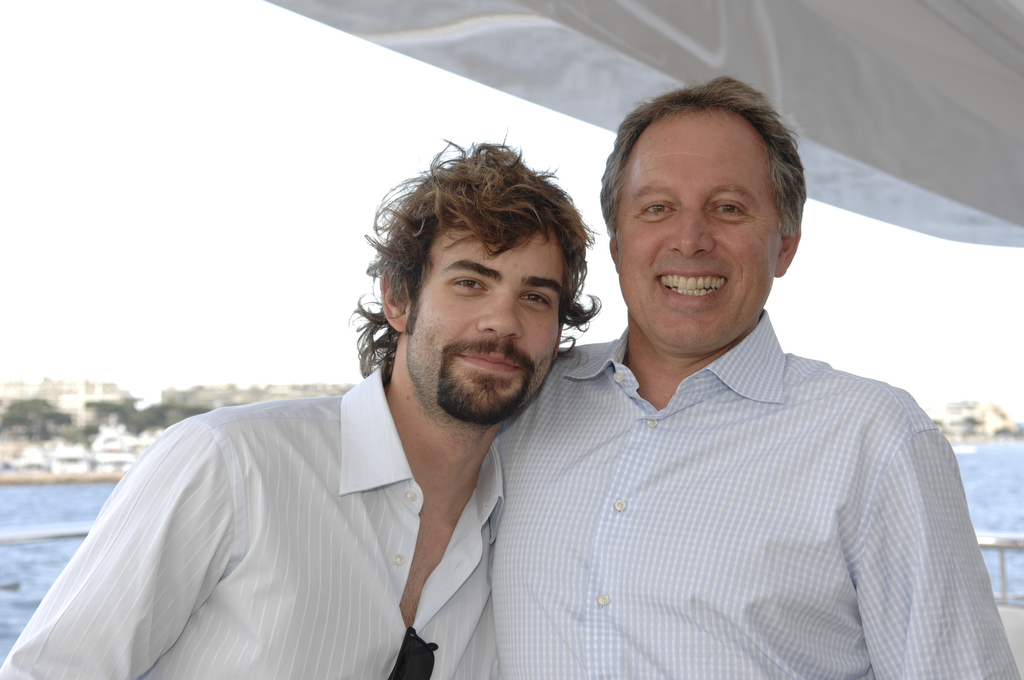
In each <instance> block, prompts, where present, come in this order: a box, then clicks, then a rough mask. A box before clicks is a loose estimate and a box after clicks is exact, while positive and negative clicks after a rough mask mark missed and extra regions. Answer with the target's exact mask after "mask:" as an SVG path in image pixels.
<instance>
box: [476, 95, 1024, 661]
mask: <svg viewBox="0 0 1024 680" xmlns="http://www.w3.org/2000/svg"><path fill="white" fill-rule="evenodd" d="M601 199H602V207H603V209H604V217H605V221H606V222H607V226H608V230H609V233H610V234H611V236H612V240H611V255H612V259H613V260H614V261H615V266H616V269H617V271H618V275H619V282H620V286H621V288H622V294H623V297H624V298H625V301H626V305H627V307H628V309H629V320H628V321H629V322H628V328H627V329H626V331H625V333H624V334H623V335H622V337H621V338H620V339H619V340H617V341H615V342H611V343H608V344H604V345H591V346H585V347H581V348H579V349H578V350H577V351H576V353H575V355H574V356H571V357H568V358H565V359H562V360H560V361H557V362H556V364H555V366H554V368H553V369H552V371H551V373H550V375H549V376H548V378H547V382H546V383H545V386H544V388H543V389H542V390H541V393H540V395H539V396H538V398H537V400H536V401H535V402H534V404H533V405H532V406H531V407H530V408H529V409H528V410H527V411H525V412H524V413H523V414H521V415H520V416H519V417H518V418H517V419H515V420H514V421H511V422H510V423H507V424H506V426H505V427H504V429H503V431H502V433H501V434H499V438H498V440H497V442H498V446H499V450H500V452H501V455H502V463H503V466H504V472H505V480H506V485H507V486H506V489H507V496H506V499H507V501H506V505H505V507H504V509H503V514H502V538H501V540H500V541H499V545H498V546H497V548H496V552H495V562H494V611H495V617H496V619H495V620H496V631H497V639H498V653H499V660H500V668H501V672H502V675H503V677H505V678H541V677H544V678H560V679H563V680H564V679H567V678H663V677H671V678H967V677H970V678H983V677H984V678H1016V677H1018V676H1017V671H1016V668H1015V666H1014V662H1013V658H1012V656H1011V654H1010V650H1009V648H1008V645H1007V643H1006V638H1005V635H1004V633H1003V630H1002V626H1001V624H1000V620H999V616H998V614H997V612H996V608H995V604H994V602H993V598H992V590H991V584H990V582H989V578H988V575H987V573H986V570H985V566H984V564H983V562H982V559H981V555H980V552H979V550H978V546H977V542H976V538H975V534H974V530H973V528H972V526H971V520H970V516H969V515H968V512H967V504H966V500H965V498H964V492H963V487H962V484H961V482H960V477H959V472H958V469H957V463H956V459H955V457H954V455H953V452H952V450H951V448H950V446H949V443H948V442H947V441H946V440H945V438H944V437H943V436H942V435H941V434H940V433H939V431H938V430H937V429H936V427H935V425H934V424H933V423H932V421H931V420H930V419H929V418H928V416H926V415H925V413H924V412H923V411H922V410H921V409H920V408H919V407H918V405H917V404H916V403H915V402H914V400H913V399H912V398H911V397H910V395H909V394H907V393H906V392H904V391H902V390H899V389H896V388H893V387H890V386H889V385H886V384H884V383H880V382H876V381H873V380H867V379H865V378H860V377H857V376H853V375H849V374H846V373H841V372H839V371H836V370H834V369H832V368H831V367H830V366H829V365H828V364H825V363H822V362H819V361H811V360H808V359H803V358H801V357H796V356H793V355H789V354H784V353H783V351H782V349H781V348H780V346H779V343H778V341H777V339H776V336H775V332H774V331H773V329H772V325H771V322H770V320H769V318H768V314H767V313H766V312H765V311H764V305H765V302H766V300H767V299H768V294H769V292H770V291H771V286H772V282H773V279H774V278H776V277H780V276H783V275H784V274H785V273H786V271H787V269H788V268H789V266H790V264H791V263H792V262H793V258H794V256H795V254H796V251H797V246H798V245H799V243H800V219H801V214H802V210H803V204H804V201H805V199H806V190H805V186H804V177H803V167H802V164H801V162H800V157H799V155H798V153H797V149H796V140H795V136H794V135H793V133H792V132H791V131H790V130H789V129H788V128H787V126H786V125H785V124H784V123H783V122H782V120H781V118H780V116H779V115H778V113H777V112H776V111H775V110H774V109H773V108H772V106H771V104H770V103H769V102H768V100H767V99H766V98H765V97H764V96H763V95H762V94H761V93H759V92H757V91H756V90H754V89H752V88H750V87H749V86H747V85H745V84H743V83H740V82H738V81H736V80H733V79H731V78H718V79H716V80H713V81H711V82H708V83H706V84H702V85H697V86H694V87H689V88H685V89H681V90H678V91H675V92H670V93H668V94H666V95H664V96H661V97H658V98H657V99H654V100H652V101H649V102H646V103H644V104H643V105H641V106H640V107H638V108H637V109H636V110H634V111H633V112H632V113H630V114H629V115H628V116H627V117H626V119H625V120H624V122H623V123H622V125H621V126H620V128H619V132H618V137H617V139H616V142H615V147H614V150H613V151H612V154H611V156H610V157H609V159H608V166H607V170H606V172H605V176H604V182H603V186H602V192H601Z"/></svg>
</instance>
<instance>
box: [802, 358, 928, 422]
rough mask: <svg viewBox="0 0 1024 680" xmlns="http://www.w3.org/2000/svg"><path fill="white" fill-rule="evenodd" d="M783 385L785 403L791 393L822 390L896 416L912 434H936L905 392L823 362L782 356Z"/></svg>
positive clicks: (924, 415)
mask: <svg viewBox="0 0 1024 680" xmlns="http://www.w3.org/2000/svg"><path fill="white" fill-rule="evenodd" d="M785 357H786V367H785V384H786V396H787V400H788V399H789V398H790V396H791V395H793V393H794V392H809V391H821V390H824V391H826V392H827V393H829V394H833V395H836V396H839V395H843V396H845V397H847V398H848V399H850V400H855V401H857V402H859V403H861V404H865V405H867V404H870V405H871V406H873V407H874V408H875V409H878V410H884V411H886V412H887V413H889V414H893V415H895V414H900V415H902V416H903V418H904V419H905V425H906V426H907V427H908V428H909V429H910V430H911V431H913V432H914V433H915V434H916V433H918V432H924V431H926V430H937V429H938V428H937V426H936V425H935V423H934V422H933V421H932V419H931V418H930V417H929V416H928V414H927V413H925V412H924V409H922V408H921V407H920V406H919V405H918V403H917V402H916V401H915V400H914V398H913V397H912V396H911V395H910V393H909V392H907V391H906V390H903V389H900V388H898V387H893V386H892V385H890V384H888V383H885V382H882V381H881V380H873V379H871V378H865V377H863V376H859V375H854V374H853V373H847V372H845V371H839V370H836V369H834V368H832V366H830V365H829V364H827V363H825V362H824V361H816V360H814V359H807V358H804V357H800V356H797V355H795V354H786V355H785Z"/></svg>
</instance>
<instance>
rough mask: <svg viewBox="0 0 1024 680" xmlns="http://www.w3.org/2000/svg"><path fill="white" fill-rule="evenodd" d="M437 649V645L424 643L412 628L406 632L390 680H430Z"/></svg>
mask: <svg viewBox="0 0 1024 680" xmlns="http://www.w3.org/2000/svg"><path fill="white" fill-rule="evenodd" d="M435 649H437V645H436V644H435V643H433V642H424V641H423V640H422V639H420V636H419V635H417V634H416V630H415V629H413V627H412V626H410V627H409V630H407V631H405V638H404V639H403V640H402V648H401V649H399V650H398V659H397V660H396V661H395V668H394V670H392V671H391V675H389V676H388V680H430V674H431V673H433V672H434V650H435Z"/></svg>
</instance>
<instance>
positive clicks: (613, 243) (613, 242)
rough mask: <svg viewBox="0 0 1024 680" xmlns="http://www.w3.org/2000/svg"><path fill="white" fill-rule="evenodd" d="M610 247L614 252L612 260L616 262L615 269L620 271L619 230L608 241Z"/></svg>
mask: <svg viewBox="0 0 1024 680" xmlns="http://www.w3.org/2000/svg"><path fill="white" fill-rule="evenodd" d="M608 249H609V250H610V251H611V253H612V262H614V263H615V271H616V272H618V271H619V232H618V231H616V232H615V235H614V236H612V237H611V239H610V240H609V241H608Z"/></svg>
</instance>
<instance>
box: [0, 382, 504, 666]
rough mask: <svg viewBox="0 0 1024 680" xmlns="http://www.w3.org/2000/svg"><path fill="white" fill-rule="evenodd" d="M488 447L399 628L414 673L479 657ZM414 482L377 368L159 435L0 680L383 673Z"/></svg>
mask: <svg viewBox="0 0 1024 680" xmlns="http://www.w3.org/2000/svg"><path fill="white" fill-rule="evenodd" d="M500 502H501V472H500V468H499V466H498V464H497V456H496V454H495V452H494V449H493V448H492V449H491V451H489V452H488V454H487V457H486V459H485V460H484V464H483V467H482V468H481V471H480V475H479V478H478V481H477V488H476V491H475V492H474V494H473V496H472V498H471V499H470V501H469V503H467V505H466V508H465V510H464V511H463V513H462V516H461V518H460V520H459V522H458V525H457V526H456V528H455V532H454V534H453V535H452V538H451V542H450V543H449V545H448V549H447V551H446V552H445V554H444V557H443V559H442V560H441V563H440V564H439V565H438V566H437V568H436V569H435V570H434V572H433V573H432V574H431V575H430V577H429V578H428V580H427V582H426V584H425V585H424V587H423V592H422V595H421V598H420V601H419V608H418V610H417V613H416V621H415V623H414V627H415V628H416V630H417V632H418V633H419V635H420V637H422V638H423V639H424V640H426V641H427V642H436V643H437V644H438V645H439V648H438V650H437V652H435V657H436V663H435V667H434V673H433V676H432V678H433V679H434V680H443V679H447V678H467V679H470V678H471V679H476V678H481V677H488V676H489V675H490V674H491V672H492V669H493V667H494V666H495V661H494V643H493V619H492V617H491V611H490V599H489V592H490V587H489V586H490V584H489V574H488V572H489V567H490V551H491V542H492V540H493V535H492V527H491V523H490V522H489V521H488V519H489V517H490V516H491V513H492V511H493V510H494V508H495V506H496V505H497V504H499V503H500ZM421 507H422V494H421V492H420V488H419V486H418V485H417V484H416V482H415V481H414V480H413V478H412V473H411V471H410V469H409V465H408V462H407V461H406V458H405V453H404V450H403V449H402V445H401V441H400V440H399V437H398V432H397V430H396V429H395V425H394V421H393V420H392V418H391V412H390V410H389V409H388V406H387V401H386V399H385V396H384V390H383V387H382V386H381V380H380V376H379V374H374V375H373V376H371V377H370V378H368V379H367V380H365V381H363V382H362V383H361V384H359V385H357V386H356V387H355V388H354V389H353V390H352V391H350V392H349V393H348V394H347V395H345V396H344V397H334V398H325V399H308V400H294V401H281V402H269V403H264V404H254V405H251V406H242V407H234V408H225V409H220V410H217V411H213V412H211V413H208V414H205V415H202V416H199V417H196V418H192V419H190V420H188V421H185V422H183V423H180V424H178V425H177V426H175V427H173V428H171V429H169V430H168V431H167V432H166V433H165V434H164V436H163V437H161V439H160V440H159V441H158V442H157V443H156V444H154V445H153V446H152V447H151V448H150V449H149V450H148V451H147V452H146V453H145V454H143V455H142V456H141V457H140V458H139V460H138V462H137V463H136V464H135V465H134V466H132V469H131V470H130V471H129V473H128V474H127V475H126V476H125V478H124V479H123V480H122V481H121V483H120V484H119V485H118V487H117V488H116V489H115V491H114V493H113V494H112V495H111V497H110V499H109V500H108V501H107V504H106V505H105V506H104V508H103V510H102V511H101V513H100V516H99V519H98V520H97V522H96V525H95V526H94V527H93V530H92V531H91V532H90V534H89V536H88V538H87V539H86V540H85V542H84V543H83V544H82V547H81V549H80V550H79V551H78V553H77V554H76V555H75V556H74V558H73V559H72V560H71V563H70V564H69V565H68V567H67V568H66V569H65V570H64V572H63V573H62V574H61V576H60V578H59V579H58V580H57V582H56V583H55V584H54V586H53V588H52V589H51V590H50V592H49V593H48V594H47V596H46V598H45V599H44V600H43V602H42V604H41V605H40V606H39V609H38V610H37V611H36V614H35V615H34V616H33V618H32V620H31V621H30V622H29V624H28V626H27V627H26V629H25V631H24V632H23V633H22V635H21V637H20V638H19V640H18V642H17V643H16V645H15V647H14V649H13V650H12V652H11V655H10V656H9V657H8V660H7V662H6V664H5V665H4V666H3V668H2V669H0V678H2V679H3V680H14V679H15V678H47V679H57V678H138V677H140V676H144V677H147V678H149V679H150V680H156V679H158V678H189V679H190V680H192V679H202V678H211V679H213V678H218V679H225V678H245V679H246V680H251V679H253V678H331V679H332V680H334V679H337V678H386V677H387V676H388V674H389V673H390V672H391V669H392V667H393V665H394V663H395V659H396V657H397V654H398V650H399V647H400V645H401V642H402V638H403V636H404V634H405V628H406V626H405V625H404V623H403V622H402V615H401V612H400V611H399V602H400V600H401V597H402V593H403V591H404V589H405V582H406V578H407V577H408V574H409V566H410V564H411V562H412V557H413V551H414V548H415V546H416V535H417V531H418V528H419V511H420V508H421Z"/></svg>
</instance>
